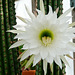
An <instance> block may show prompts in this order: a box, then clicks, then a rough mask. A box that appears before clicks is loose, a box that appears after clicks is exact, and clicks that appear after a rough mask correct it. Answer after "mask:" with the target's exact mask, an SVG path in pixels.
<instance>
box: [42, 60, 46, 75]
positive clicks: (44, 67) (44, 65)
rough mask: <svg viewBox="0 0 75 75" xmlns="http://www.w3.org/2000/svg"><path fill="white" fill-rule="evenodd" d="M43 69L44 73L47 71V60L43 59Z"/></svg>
mask: <svg viewBox="0 0 75 75" xmlns="http://www.w3.org/2000/svg"><path fill="white" fill-rule="evenodd" d="M43 70H44V75H46V73H47V61H46V60H43Z"/></svg>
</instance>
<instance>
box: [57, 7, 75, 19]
mask: <svg viewBox="0 0 75 75" xmlns="http://www.w3.org/2000/svg"><path fill="white" fill-rule="evenodd" d="M73 8H74V7H72V8H70V9H68V10H67V11H66V12H64V14H62V15H61V16H60V17H59V18H58V19H59V20H60V19H61V18H63V17H64V16H66V15H68V13H70V12H71V11H72V9H73Z"/></svg>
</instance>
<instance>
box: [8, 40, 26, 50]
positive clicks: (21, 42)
mask: <svg viewBox="0 0 75 75" xmlns="http://www.w3.org/2000/svg"><path fill="white" fill-rule="evenodd" d="M25 42H26V41H25V40H20V41H17V42H16V43H14V44H13V45H11V46H10V48H9V49H11V48H15V47H18V46H21V45H23V44H25Z"/></svg>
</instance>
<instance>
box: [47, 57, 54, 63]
mask: <svg viewBox="0 0 75 75" xmlns="http://www.w3.org/2000/svg"><path fill="white" fill-rule="evenodd" d="M46 61H47V62H48V63H50V64H52V63H53V57H52V56H48V57H47V58H46Z"/></svg>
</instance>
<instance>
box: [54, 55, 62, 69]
mask: <svg viewBox="0 0 75 75" xmlns="http://www.w3.org/2000/svg"><path fill="white" fill-rule="evenodd" d="M54 61H55V63H56V64H57V65H59V66H60V68H61V69H62V64H61V60H60V58H59V57H57V56H56V57H55V59H54Z"/></svg>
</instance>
